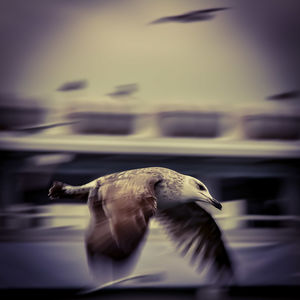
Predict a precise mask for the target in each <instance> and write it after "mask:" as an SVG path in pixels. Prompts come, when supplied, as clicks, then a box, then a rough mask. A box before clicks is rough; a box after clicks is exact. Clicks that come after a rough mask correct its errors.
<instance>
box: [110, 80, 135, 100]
mask: <svg viewBox="0 0 300 300" xmlns="http://www.w3.org/2000/svg"><path fill="white" fill-rule="evenodd" d="M137 91H138V85H137V84H136V83H132V84H123V85H118V86H116V87H115V91H113V92H111V93H108V94H107V95H108V96H110V97H112V98H121V97H128V96H131V95H132V94H134V93H136V92H137Z"/></svg>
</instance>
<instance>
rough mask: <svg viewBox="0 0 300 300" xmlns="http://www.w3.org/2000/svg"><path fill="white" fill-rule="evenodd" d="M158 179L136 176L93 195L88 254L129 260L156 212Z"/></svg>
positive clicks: (108, 183)
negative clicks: (127, 258)
mask: <svg viewBox="0 0 300 300" xmlns="http://www.w3.org/2000/svg"><path fill="white" fill-rule="evenodd" d="M159 180H160V178H159V177H157V176H151V175H149V174H146V175H135V176H131V177H129V178H123V179H120V180H118V179H116V180H113V181H108V182H105V183H104V184H103V185H101V187H100V189H99V188H98V189H96V190H95V191H94V195H93V194H92V191H91V192H90V197H89V206H90V210H91V212H92V215H93V219H94V221H93V222H92V224H91V228H90V230H89V234H88V238H87V248H88V251H90V252H92V253H98V254H103V255H106V256H109V257H111V258H113V259H123V258H126V257H128V256H129V255H130V254H131V253H132V252H133V251H134V250H135V249H136V247H137V246H138V244H139V242H140V240H141V239H142V237H143V236H144V234H145V232H146V230H147V225H148V222H149V219H150V218H151V217H152V216H153V215H154V213H155V211H156V197H155V194H154V185H155V184H156V183H157V182H158V181H159Z"/></svg>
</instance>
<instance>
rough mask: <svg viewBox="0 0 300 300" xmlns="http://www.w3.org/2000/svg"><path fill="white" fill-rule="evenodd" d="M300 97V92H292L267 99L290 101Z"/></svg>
mask: <svg viewBox="0 0 300 300" xmlns="http://www.w3.org/2000/svg"><path fill="white" fill-rule="evenodd" d="M299 95H300V91H298V90H292V91H288V92H284V93H280V94H275V95H272V96H269V97H267V100H290V99H295V98H298V97H299Z"/></svg>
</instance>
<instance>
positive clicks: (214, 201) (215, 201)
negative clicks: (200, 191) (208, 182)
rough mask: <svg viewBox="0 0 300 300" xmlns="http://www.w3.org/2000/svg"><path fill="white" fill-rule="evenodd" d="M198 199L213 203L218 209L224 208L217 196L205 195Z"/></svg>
mask: <svg viewBox="0 0 300 300" xmlns="http://www.w3.org/2000/svg"><path fill="white" fill-rule="evenodd" d="M196 201H199V202H205V203H208V204H211V205H213V206H214V207H216V208H217V209H219V210H221V209H222V204H221V203H220V202H219V201H218V200H217V199H215V198H213V197H207V196H206V197H205V198H204V197H203V198H202V199H199V200H196Z"/></svg>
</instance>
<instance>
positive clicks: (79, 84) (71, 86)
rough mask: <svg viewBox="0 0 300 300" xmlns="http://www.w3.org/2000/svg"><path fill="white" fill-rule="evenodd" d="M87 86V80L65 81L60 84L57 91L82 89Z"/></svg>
mask: <svg viewBox="0 0 300 300" xmlns="http://www.w3.org/2000/svg"><path fill="white" fill-rule="evenodd" d="M86 86H87V81H86V80H77V81H70V82H65V83H64V84H62V85H61V86H59V87H58V88H57V91H59V92H70V91H76V90H82V89H84V88H86Z"/></svg>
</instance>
